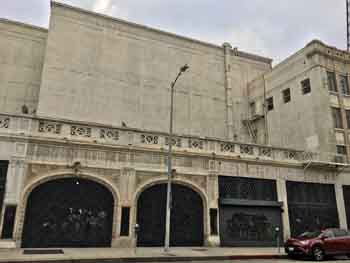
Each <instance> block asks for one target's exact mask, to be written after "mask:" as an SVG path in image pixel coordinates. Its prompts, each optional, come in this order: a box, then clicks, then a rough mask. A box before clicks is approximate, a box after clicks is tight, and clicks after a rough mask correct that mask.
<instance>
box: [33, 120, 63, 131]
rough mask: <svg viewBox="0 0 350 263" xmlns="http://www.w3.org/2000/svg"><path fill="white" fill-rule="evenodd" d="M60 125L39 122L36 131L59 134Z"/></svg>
mask: <svg viewBox="0 0 350 263" xmlns="http://www.w3.org/2000/svg"><path fill="white" fill-rule="evenodd" d="M61 128H62V124H60V123H55V122H47V121H39V128H38V131H39V132H42V133H53V134H60V133H61Z"/></svg>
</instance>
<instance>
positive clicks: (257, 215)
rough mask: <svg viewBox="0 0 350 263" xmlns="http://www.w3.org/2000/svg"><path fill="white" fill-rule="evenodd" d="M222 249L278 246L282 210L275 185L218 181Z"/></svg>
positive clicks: (230, 179) (256, 181)
mask: <svg viewBox="0 0 350 263" xmlns="http://www.w3.org/2000/svg"><path fill="white" fill-rule="evenodd" d="M219 196H220V200H219V201H220V206H219V207H220V240H221V246H266V247H267V246H268V247H271V246H276V244H277V233H276V232H275V228H276V227H279V229H280V232H279V235H280V237H281V236H282V222H281V206H282V204H281V203H279V202H277V191H276V183H275V181H273V180H262V179H252V178H240V177H226V176H220V177H219Z"/></svg>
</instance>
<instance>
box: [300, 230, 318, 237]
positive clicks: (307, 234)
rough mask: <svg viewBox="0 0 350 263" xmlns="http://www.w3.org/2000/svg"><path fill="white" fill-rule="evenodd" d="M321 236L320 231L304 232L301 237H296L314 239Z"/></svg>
mask: <svg viewBox="0 0 350 263" xmlns="http://www.w3.org/2000/svg"><path fill="white" fill-rule="evenodd" d="M319 235H321V232H320V231H315V232H304V233H302V234H301V235H299V236H298V238H315V237H318V236H319Z"/></svg>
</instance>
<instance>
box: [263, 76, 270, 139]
mask: <svg viewBox="0 0 350 263" xmlns="http://www.w3.org/2000/svg"><path fill="white" fill-rule="evenodd" d="M262 78H263V87H264V103H263V107H264V125H265V127H264V130H265V134H264V143H265V145H269V144H270V140H269V126H268V120H267V107H266V80H265V74H263V76H262Z"/></svg>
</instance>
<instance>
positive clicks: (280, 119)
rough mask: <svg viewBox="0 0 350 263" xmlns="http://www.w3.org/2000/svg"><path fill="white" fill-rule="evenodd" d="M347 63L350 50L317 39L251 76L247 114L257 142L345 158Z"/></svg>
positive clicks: (349, 105) (349, 102)
mask: <svg viewBox="0 0 350 263" xmlns="http://www.w3.org/2000/svg"><path fill="white" fill-rule="evenodd" d="M349 62H350V54H349V53H348V52H345V51H342V50H339V49H336V48H334V47H330V46H327V45H325V44H323V43H322V42H320V41H318V40H314V41H312V42H311V43H309V44H308V45H307V46H306V47H305V48H303V49H302V50H300V51H299V52H297V53H295V54H294V55H292V56H291V57H289V58H287V59H286V60H284V61H283V62H282V63H280V64H279V65H277V66H276V67H274V68H273V69H272V70H271V71H270V72H268V73H266V74H264V75H263V76H260V77H258V78H257V79H256V80H254V81H252V82H251V83H250V84H249V85H248V90H249V92H248V93H249V104H250V114H249V117H248V118H247V119H248V120H250V124H251V126H253V127H254V129H255V130H256V132H257V136H256V137H255V139H256V142H257V143H265V142H266V143H267V144H269V145H273V146H281V147H291V148H296V149H301V150H307V151H311V152H315V153H318V154H319V157H318V159H320V160H323V161H328V162H340V163H347V162H348V160H349V159H348V157H349V155H348V154H349V138H350V137H349V135H350V134H349V128H350V90H349V72H350V67H349ZM264 101H266V108H265V107H264V106H263V104H264ZM265 109H266V112H265ZM265 115H266V116H267V117H266V118H264V116H265ZM254 135H255V134H254ZM265 135H266V136H265ZM252 138H254V137H252Z"/></svg>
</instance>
